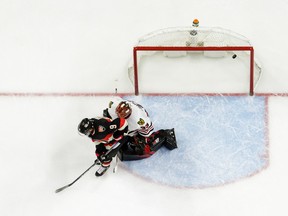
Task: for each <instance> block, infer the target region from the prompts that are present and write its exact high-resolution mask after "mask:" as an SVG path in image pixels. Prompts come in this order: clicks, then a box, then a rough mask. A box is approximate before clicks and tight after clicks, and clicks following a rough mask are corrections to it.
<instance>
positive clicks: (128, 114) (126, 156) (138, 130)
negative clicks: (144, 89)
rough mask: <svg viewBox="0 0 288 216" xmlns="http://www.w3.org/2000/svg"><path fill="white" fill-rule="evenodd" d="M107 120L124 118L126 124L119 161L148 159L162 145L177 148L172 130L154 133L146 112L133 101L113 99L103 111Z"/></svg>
mask: <svg viewBox="0 0 288 216" xmlns="http://www.w3.org/2000/svg"><path fill="white" fill-rule="evenodd" d="M103 115H104V116H105V117H109V118H112V119H114V118H124V119H126V120H127V122H128V136H129V139H128V142H127V143H125V144H124V145H123V146H122V147H121V148H120V151H119V153H118V157H119V158H120V160H138V159H143V158H147V157H150V156H151V155H153V154H154V153H155V152H156V151H157V150H158V149H159V148H161V147H162V146H163V145H164V146H166V147H167V148H168V149H170V150H172V149H174V148H177V144H176V138H175V133H174V129H171V130H159V131H156V132H153V131H154V127H153V124H152V121H151V119H150V117H149V114H148V112H147V111H146V110H145V109H144V108H143V107H142V106H141V105H140V104H137V103H135V102H133V101H128V100H123V99H122V98H119V97H118V98H115V99H114V100H113V101H110V103H109V107H108V108H107V109H105V110H104V111H103Z"/></svg>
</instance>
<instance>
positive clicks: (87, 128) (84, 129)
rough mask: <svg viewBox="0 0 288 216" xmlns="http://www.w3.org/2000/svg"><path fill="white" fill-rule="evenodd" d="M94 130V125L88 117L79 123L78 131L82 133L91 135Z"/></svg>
mask: <svg viewBox="0 0 288 216" xmlns="http://www.w3.org/2000/svg"><path fill="white" fill-rule="evenodd" d="M93 131H94V125H93V123H92V121H90V120H89V119H88V118H85V119H83V120H82V121H81V122H80V123H79V125H78V132H79V133H80V134H83V135H86V136H89V135H90V134H91V133H92V132H93Z"/></svg>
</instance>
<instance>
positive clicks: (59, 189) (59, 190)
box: [55, 160, 98, 193]
mask: <svg viewBox="0 0 288 216" xmlns="http://www.w3.org/2000/svg"><path fill="white" fill-rule="evenodd" d="M97 161H98V160H96V161H95V162H94V163H93V164H92V165H91V166H90V167H89V168H88V169H87V170H85V172H83V173H82V174H81V175H80V176H79V177H78V178H76V179H75V180H74V181H73V182H71V183H70V184H68V185H65V186H64V187H61V188H58V189H57V190H56V191H55V193H59V192H61V191H63V190H65V189H66V188H68V187H70V186H72V185H73V184H74V183H75V182H76V181H78V180H79V179H80V178H81V177H82V176H83V175H84V174H85V173H86V172H88V171H89V170H90V169H91V168H92V167H94V166H95V165H96V164H97Z"/></svg>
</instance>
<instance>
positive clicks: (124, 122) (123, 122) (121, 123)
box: [111, 118, 128, 130]
mask: <svg viewBox="0 0 288 216" xmlns="http://www.w3.org/2000/svg"><path fill="white" fill-rule="evenodd" d="M111 124H115V125H117V127H118V130H124V129H125V128H126V127H127V126H128V122H127V120H126V119H124V118H116V119H114V120H113V121H112V123H111Z"/></svg>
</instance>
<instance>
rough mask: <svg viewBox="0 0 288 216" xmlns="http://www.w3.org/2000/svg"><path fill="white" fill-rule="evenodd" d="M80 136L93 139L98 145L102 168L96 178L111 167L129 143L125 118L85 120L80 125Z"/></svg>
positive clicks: (97, 151)
mask: <svg viewBox="0 0 288 216" xmlns="http://www.w3.org/2000/svg"><path fill="white" fill-rule="evenodd" d="M78 131H79V133H80V134H83V135H86V136H88V137H89V138H91V139H92V141H93V142H94V143H95V145H96V151H95V153H96V157H97V162H99V165H101V166H100V168H99V169H98V170H97V171H96V173H95V175H96V176H102V175H103V174H104V173H105V172H106V171H107V170H108V168H109V167H110V163H111V161H112V159H113V157H114V156H115V155H116V154H117V152H118V151H119V149H120V148H121V146H122V145H123V144H124V143H126V141H127V136H126V134H127V132H128V123H127V121H126V120H125V119H124V118H115V119H114V120H112V119H110V118H91V119H88V118H85V119H83V120H82V121H81V122H80V124H79V125H78Z"/></svg>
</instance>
